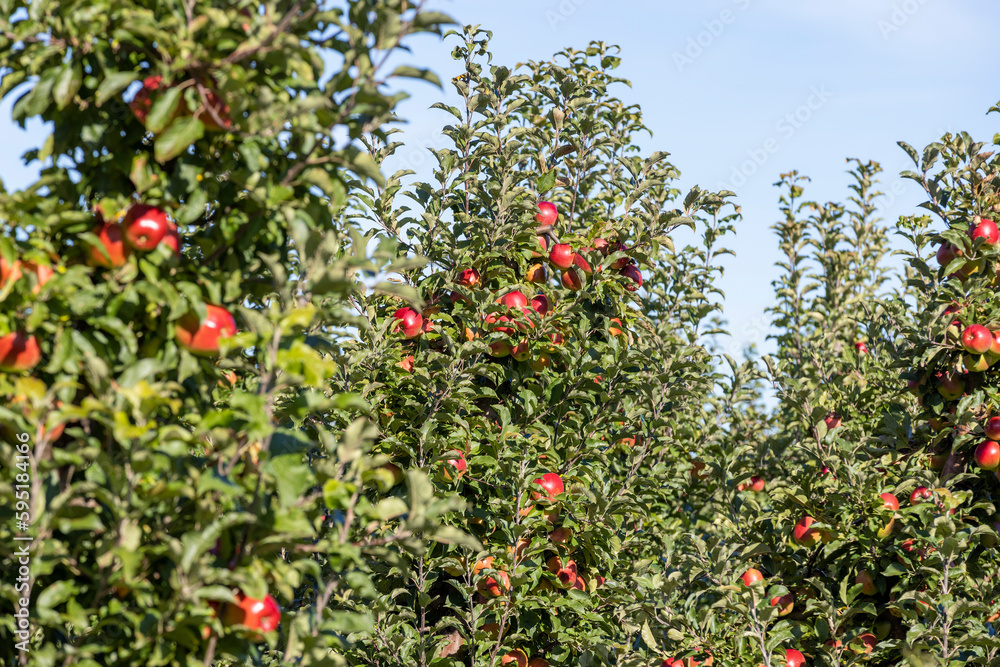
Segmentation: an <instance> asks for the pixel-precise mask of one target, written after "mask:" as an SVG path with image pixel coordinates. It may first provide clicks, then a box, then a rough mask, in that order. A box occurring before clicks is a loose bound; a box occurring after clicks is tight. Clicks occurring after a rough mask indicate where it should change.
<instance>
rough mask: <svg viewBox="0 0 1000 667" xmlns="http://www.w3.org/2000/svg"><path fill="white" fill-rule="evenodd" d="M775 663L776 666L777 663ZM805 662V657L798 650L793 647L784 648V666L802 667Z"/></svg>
mask: <svg viewBox="0 0 1000 667" xmlns="http://www.w3.org/2000/svg"><path fill="white" fill-rule="evenodd" d="M773 664H775V667H777V664H778V663H773ZM805 664H806V657H805V656H804V655H802V653H801V652H800V651H796V650H795V649H793V648H789V649H785V665H784V667H804V665H805Z"/></svg>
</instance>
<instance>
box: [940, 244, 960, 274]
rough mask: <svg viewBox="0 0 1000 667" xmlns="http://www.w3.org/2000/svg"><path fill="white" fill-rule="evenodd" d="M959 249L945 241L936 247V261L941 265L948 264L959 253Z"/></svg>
mask: <svg viewBox="0 0 1000 667" xmlns="http://www.w3.org/2000/svg"><path fill="white" fill-rule="evenodd" d="M961 254H962V253H961V251H960V250H959V249H958V248H956V247H955V246H953V245H952V244H950V243H948V242H947V241H945V242H944V243H942V244H941V245H940V247H938V249H937V261H938V264H940V265H941V266H942V268H943V267H946V266H948V265H949V264H951V263H952V261H954V259H955V258H956V257H958V256H959V255H961Z"/></svg>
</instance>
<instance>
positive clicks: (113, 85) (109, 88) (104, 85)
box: [94, 72, 139, 106]
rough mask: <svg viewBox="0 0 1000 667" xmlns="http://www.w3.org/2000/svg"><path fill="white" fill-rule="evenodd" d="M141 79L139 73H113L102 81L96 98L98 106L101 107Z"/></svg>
mask: <svg viewBox="0 0 1000 667" xmlns="http://www.w3.org/2000/svg"><path fill="white" fill-rule="evenodd" d="M138 79H139V74H138V72H113V73H111V74H109V75H108V76H107V77H105V78H104V80H103V81H101V85H99V86H98V87H97V93H96V95H95V96H94V97H95V99H96V104H97V106H101V105H102V104H104V103H105V102H107V101H108V100H110V99H111V98H112V97H114V96H116V95H118V94H119V93H120V92H122V91H123V90H125V89H126V88H128V86H129V84H131V83H132V82H133V81H136V80H138Z"/></svg>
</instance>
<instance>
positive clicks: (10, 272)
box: [0, 257, 21, 289]
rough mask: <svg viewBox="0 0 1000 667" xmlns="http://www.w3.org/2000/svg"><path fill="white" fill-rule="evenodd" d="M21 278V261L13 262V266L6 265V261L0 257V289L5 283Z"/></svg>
mask: <svg viewBox="0 0 1000 667" xmlns="http://www.w3.org/2000/svg"><path fill="white" fill-rule="evenodd" d="M20 277H21V260H19V259H16V260H14V263H13V264H8V263H7V260H6V259H4V258H3V257H0V289H2V288H3V286H4V285H6V284H7V281H8V280H10V281H15V280H17V279H18V278H20Z"/></svg>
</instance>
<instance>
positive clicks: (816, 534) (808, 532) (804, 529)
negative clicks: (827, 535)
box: [792, 515, 823, 547]
mask: <svg viewBox="0 0 1000 667" xmlns="http://www.w3.org/2000/svg"><path fill="white" fill-rule="evenodd" d="M815 522H816V519H814V518H812V517H811V516H808V515H806V516H804V517H802V518H801V519H799V521H798V523H796V524H795V528H794V529H793V530H792V536H793V537H794V538H795V541H796V542H798V543H799V544H802V545H804V546H807V547H811V546H815V545H816V544H818V543H819V541H820V540H821V539H822V538H823V534H822V533H821V532H820V531H819V530H818V529H816V528H810V527H809V526H811V525H812V524H813V523H815Z"/></svg>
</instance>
